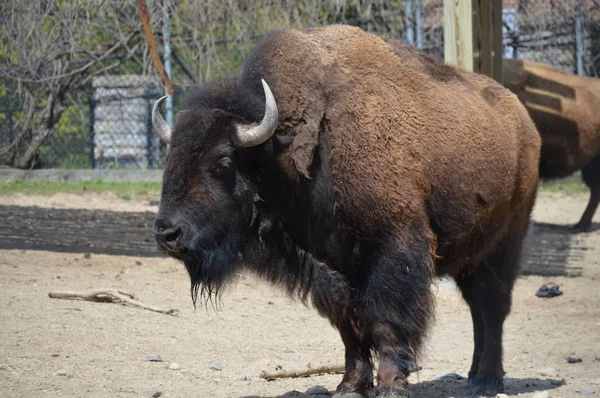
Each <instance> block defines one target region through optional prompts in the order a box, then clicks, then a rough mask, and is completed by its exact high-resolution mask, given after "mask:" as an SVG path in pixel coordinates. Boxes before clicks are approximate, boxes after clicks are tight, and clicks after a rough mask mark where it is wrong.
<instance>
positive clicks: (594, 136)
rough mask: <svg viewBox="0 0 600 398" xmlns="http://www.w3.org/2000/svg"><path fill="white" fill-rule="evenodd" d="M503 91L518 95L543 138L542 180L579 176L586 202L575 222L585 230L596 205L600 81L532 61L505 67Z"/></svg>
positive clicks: (599, 171) (510, 62) (599, 184)
mask: <svg viewBox="0 0 600 398" xmlns="http://www.w3.org/2000/svg"><path fill="white" fill-rule="evenodd" d="M504 85H505V86H506V88H508V89H510V90H511V91H512V92H514V93H515V94H517V96H518V97H519V99H520V100H521V102H522V103H523V104H524V105H525V108H527V110H528V111H529V114H530V115H531V118H532V119H533V121H534V123H535V124H536V126H537V129H538V131H539V133H540V136H541V137H542V151H541V159H540V177H541V178H543V179H555V178H562V177H566V176H568V175H570V174H572V173H574V172H575V171H577V170H581V175H582V177H583V181H585V183H586V184H587V186H588V187H589V188H590V191H591V195H590V201H589V203H588V205H587V208H586V209H585V211H584V213H583V215H582V216H581V219H580V220H579V222H578V223H577V224H576V225H575V227H576V228H578V229H580V230H588V229H589V228H590V227H591V225H592V218H593V216H594V213H595V212H596V209H597V208H598V204H599V203H600V79H594V78H589V77H580V76H575V75H571V74H568V73H566V72H563V71H562V70H559V69H556V68H553V67H550V66H547V65H544V64H539V63H535V62H531V61H517V60H505V61H504Z"/></svg>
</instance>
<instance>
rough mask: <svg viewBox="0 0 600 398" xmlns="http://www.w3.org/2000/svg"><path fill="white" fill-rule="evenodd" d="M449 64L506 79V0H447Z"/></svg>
mask: <svg viewBox="0 0 600 398" xmlns="http://www.w3.org/2000/svg"><path fill="white" fill-rule="evenodd" d="M444 54H445V61H446V63H448V64H451V65H456V66H458V67H459V68H461V69H464V70H467V71H470V72H476V73H482V74H484V75H487V76H490V77H493V78H494V79H496V80H498V81H500V82H501V81H502V56H503V48H502V0H445V1H444Z"/></svg>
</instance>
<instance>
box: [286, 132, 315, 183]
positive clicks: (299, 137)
mask: <svg viewBox="0 0 600 398" xmlns="http://www.w3.org/2000/svg"><path fill="white" fill-rule="evenodd" d="M295 130H296V132H297V133H296V134H295V137H294V142H293V143H292V145H291V156H292V161H293V162H294V166H296V170H298V172H299V173H300V174H301V175H302V176H304V177H305V178H310V172H309V169H310V166H311V165H312V162H313V156H314V153H315V148H316V147H317V145H318V144H319V125H318V123H314V122H308V123H306V124H304V125H302V126H299V127H297V128H296V129H295Z"/></svg>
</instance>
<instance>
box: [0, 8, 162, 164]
mask: <svg viewBox="0 0 600 398" xmlns="http://www.w3.org/2000/svg"><path fill="white" fill-rule="evenodd" d="M82 4H84V5H85V6H82ZM155 19H156V20H160V16H157V18H155ZM0 25H1V26H2V27H3V28H2V29H0V42H1V43H3V44H2V47H1V48H0V50H1V53H0V55H1V56H2V65H1V67H0V78H2V82H0V84H2V85H3V86H4V89H5V90H6V89H10V90H12V91H15V92H16V94H17V95H16V96H15V97H16V98H17V100H18V101H19V102H20V105H21V107H22V108H23V112H22V115H23V117H22V120H20V122H19V125H18V129H17V134H16V137H15V138H14V140H13V141H12V142H11V143H10V144H9V145H8V147H6V148H3V149H0V153H1V152H6V151H9V150H11V151H14V165H15V166H16V167H19V168H30V167H33V166H34V159H35V155H36V152H37V151H38V148H39V147H40V145H41V144H42V141H43V140H44V139H45V138H46V137H48V136H50V135H51V134H52V133H53V131H54V127H55V125H56V124H57V122H58V121H59V119H60V117H61V115H62V113H63V111H64V106H65V100H67V99H68V98H69V97H70V96H71V94H72V93H73V92H75V91H76V90H78V89H81V88H82V87H85V86H86V85H87V84H88V83H89V82H90V80H91V79H92V77H94V76H97V75H99V74H104V73H107V72H108V71H110V70H114V69H115V68H118V67H119V66H120V65H121V64H122V63H123V62H125V61H128V60H130V59H134V58H136V57H135V53H136V50H137V52H138V53H139V51H140V50H145V42H144V39H143V36H141V35H140V29H141V25H140V22H139V19H138V16H137V12H136V8H135V4H129V3H127V2H123V1H122V0H88V1H84V2H81V1H75V0H67V1H62V0H43V1H40V0H5V1H4V2H3V3H2V5H0ZM138 61H139V60H138ZM142 63H143V61H142Z"/></svg>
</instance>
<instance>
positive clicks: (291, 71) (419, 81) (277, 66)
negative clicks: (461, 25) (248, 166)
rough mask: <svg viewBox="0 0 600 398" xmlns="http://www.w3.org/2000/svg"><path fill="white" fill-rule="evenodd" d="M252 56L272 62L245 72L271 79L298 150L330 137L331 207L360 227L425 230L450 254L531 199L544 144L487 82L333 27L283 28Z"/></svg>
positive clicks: (509, 98) (513, 103)
mask: <svg viewBox="0 0 600 398" xmlns="http://www.w3.org/2000/svg"><path fill="white" fill-rule="evenodd" d="M259 53H260V54H261V57H260V58H261V59H267V60H268V61H265V64H261V65H260V66H259V65H255V66H253V67H251V68H250V70H262V71H264V72H265V73H267V75H270V76H268V77H267V78H270V79H271V81H273V82H274V84H273V87H274V93H275V96H276V98H277V100H278V104H281V106H280V121H281V123H282V127H283V129H284V131H286V133H287V134H293V135H295V136H296V140H295V144H296V142H299V143H300V144H301V145H302V146H303V147H306V146H307V145H308V146H309V145H310V143H317V142H318V140H319V137H318V134H319V133H320V134H329V137H328V139H329V140H330V144H331V148H332V155H331V163H332V167H333V181H334V187H335V192H336V204H337V208H338V209H339V210H340V211H341V212H343V213H345V214H352V215H353V217H354V215H361V216H360V218H359V219H355V220H354V222H355V223H356V226H357V228H360V229H362V230H366V231H367V232H370V231H374V230H377V229H378V228H381V225H382V224H384V225H385V226H386V228H389V229H392V230H397V232H398V233H402V232H403V231H402V230H403V229H408V228H412V227H414V225H415V224H416V223H417V224H418V223H420V224H421V226H424V227H426V228H428V229H429V228H431V229H433V232H434V233H435V234H436V235H437V238H438V244H439V250H440V251H441V252H442V254H447V253H450V252H455V251H454V250H453V248H454V247H456V246H457V245H460V244H464V243H465V242H467V241H473V239H477V237H476V236H475V235H477V234H478V232H477V231H480V230H482V229H485V230H486V231H488V232H486V234H487V235H486V241H487V243H489V242H492V241H495V240H497V239H499V237H500V236H501V235H502V234H503V231H504V228H505V226H504V225H500V226H498V225H499V221H500V220H503V219H506V218H509V217H507V215H509V214H511V213H513V212H519V211H521V210H522V207H523V206H525V204H524V203H525V202H527V201H530V199H531V198H532V196H533V192H534V190H535V186H536V181H537V164H538V154H539V137H538V135H537V132H536V130H535V128H534V127H533V124H532V123H531V120H530V119H529V117H528V115H527V113H526V111H525V110H524V108H523V107H522V106H521V105H520V104H519V102H518V100H517V99H516V97H515V96H514V95H512V94H511V93H510V92H509V91H508V90H505V89H504V88H502V87H501V86H499V85H497V84H496V83H495V82H493V81H492V80H490V79H487V78H485V77H482V76H477V75H474V74H468V73H463V72H460V71H459V70H457V69H455V68H451V67H448V66H444V65H439V64H437V63H436V62H434V61H432V60H431V59H430V58H426V57H422V56H420V55H419V54H417V53H416V52H414V51H412V50H410V49H408V48H406V47H403V46H401V45H398V44H394V47H393V48H392V47H390V45H388V44H387V43H385V42H384V41H383V40H381V39H380V38H378V37H376V36H373V35H370V34H367V33H365V32H363V31H362V30H360V29H358V28H352V27H347V26H340V25H337V26H332V27H326V28H319V29H312V30H307V31H285V32H283V33H280V34H278V35H276V36H274V37H273V38H272V39H271V40H270V42H269V43H268V45H266V46H264V47H263V48H262V49H261V50H260V51H259ZM301 149H302V148H301V147H295V148H293V149H292V151H293V150H301ZM503 217H504V218H503ZM490 231H491V232H490ZM494 231H497V233H496V232H494ZM477 245H478V246H479V247H481V245H480V244H479V243H477ZM463 249H464V250H463V252H464V253H467V255H468V256H471V258H473V256H481V255H484V254H485V253H484V252H485V250H480V249H479V248H477V247H476V246H473V247H471V248H469V247H465V248H463ZM470 251H471V252H470ZM446 252H447V253H446ZM456 252H457V251H456ZM456 260H457V261H458V260H460V259H458V258H457V259H456ZM462 260H464V258H463V259H462ZM452 262H454V261H452Z"/></svg>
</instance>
